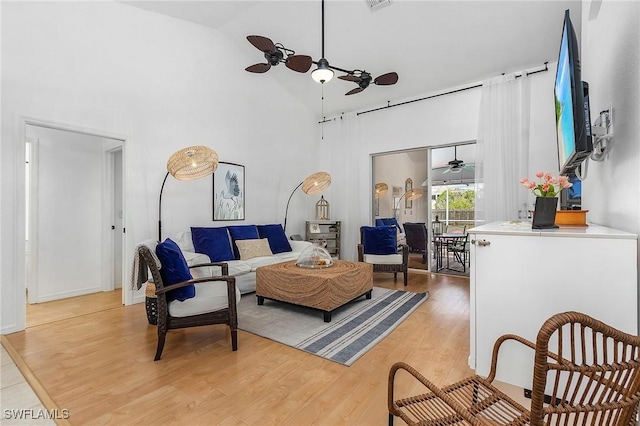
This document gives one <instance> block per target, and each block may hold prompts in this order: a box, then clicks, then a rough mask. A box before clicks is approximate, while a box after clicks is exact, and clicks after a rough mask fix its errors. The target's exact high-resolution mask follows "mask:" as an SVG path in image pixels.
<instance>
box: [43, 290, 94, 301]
mask: <svg viewBox="0 0 640 426" xmlns="http://www.w3.org/2000/svg"><path fill="white" fill-rule="evenodd" d="M101 291H102V287H100V286H97V287H90V288H82V289H79V290H73V291H63V292H60V293H55V294H49V295H46V296H39V297H38V301H37V302H36V303H43V302H51V301H52V300H59V299H66V298H68V297H74V296H84V295H85V294H91V293H99V292H101Z"/></svg>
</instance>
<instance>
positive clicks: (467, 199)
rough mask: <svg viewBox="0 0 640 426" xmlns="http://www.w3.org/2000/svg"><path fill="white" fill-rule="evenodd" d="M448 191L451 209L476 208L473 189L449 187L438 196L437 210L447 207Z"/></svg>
mask: <svg viewBox="0 0 640 426" xmlns="http://www.w3.org/2000/svg"><path fill="white" fill-rule="evenodd" d="M447 192H448V193H449V210H472V211H473V210H474V209H475V191H473V190H471V189H467V190H462V189H447V190H446V191H444V192H442V193H441V194H440V195H438V198H436V205H435V209H436V210H445V209H446V208H447Z"/></svg>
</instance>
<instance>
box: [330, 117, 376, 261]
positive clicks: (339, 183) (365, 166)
mask: <svg viewBox="0 0 640 426" xmlns="http://www.w3.org/2000/svg"><path fill="white" fill-rule="evenodd" d="M325 125H326V124H325ZM361 126H362V120H361V119H358V116H357V114H356V113H345V114H342V115H341V116H340V117H338V118H336V120H335V121H333V122H331V123H329V125H326V127H325V142H324V143H327V142H328V141H330V142H329V143H330V145H329V146H326V147H325V151H327V152H328V153H329V156H330V164H331V180H332V186H334V185H335V188H332V191H331V194H332V197H333V204H332V207H331V217H332V219H335V220H340V221H342V232H341V246H342V250H341V255H340V258H341V259H343V260H355V259H357V245H358V243H359V242H360V226H362V225H369V224H370V222H371V215H370V211H369V208H368V206H370V205H371V204H372V203H371V197H372V194H373V186H372V185H371V184H369V185H367V187H368V188H370V190H369V191H368V192H363V191H362V190H361V187H360V186H359V185H358V182H360V181H361V179H362V177H363V176H368V177H369V179H368V180H369V181H370V180H371V172H370V167H369V162H370V161H371V159H370V157H369V156H367V155H364V154H363V153H362V150H361V140H362V129H361ZM338 187H340V188H339V189H338ZM325 198H326V197H325Z"/></svg>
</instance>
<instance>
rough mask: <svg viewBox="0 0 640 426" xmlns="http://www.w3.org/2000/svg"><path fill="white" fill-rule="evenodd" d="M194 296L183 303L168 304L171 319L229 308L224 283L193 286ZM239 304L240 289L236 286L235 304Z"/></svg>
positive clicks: (172, 302)
mask: <svg viewBox="0 0 640 426" xmlns="http://www.w3.org/2000/svg"><path fill="white" fill-rule="evenodd" d="M194 285H195V287H196V296H195V297H192V298H191V299H187V300H185V301H184V302H181V301H179V300H172V301H171V302H169V314H170V315H171V316H172V317H188V316H191V315H199V314H206V313H207V312H214V311H219V310H220V309H225V308H227V307H228V306H229V302H228V296H227V283H226V282H225V281H219V282H210V283H201V284H194ZM237 303H240V289H239V288H238V287H237V286H236V304H237Z"/></svg>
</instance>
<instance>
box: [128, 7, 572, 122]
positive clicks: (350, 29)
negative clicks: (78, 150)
mask: <svg viewBox="0 0 640 426" xmlns="http://www.w3.org/2000/svg"><path fill="white" fill-rule="evenodd" d="M123 3H126V4H129V5H132V6H136V7H140V8H143V9H147V10H150V11H154V12H157V13H161V14H165V15H169V16H173V17H176V18H180V19H183V20H187V21H191V22H194V23H197V24H201V25H205V26H209V27H212V28H215V29H216V30H218V31H220V32H221V33H222V34H224V36H225V37H227V38H228V40H229V41H230V43H232V44H234V45H235V46H236V48H237V50H238V52H239V53H240V54H239V55H237V57H236V58H234V60H233V61H227V60H225V58H221V61H220V66H226V67H234V68H236V69H237V72H238V73H246V71H244V68H245V67H247V66H249V65H252V64H255V63H258V62H264V58H263V56H262V54H261V52H260V51H258V50H257V49H256V48H255V47H253V46H252V45H251V44H250V43H249V42H248V41H247V40H246V36H247V35H252V34H255V35H262V36H265V37H269V38H271V39H272V40H273V41H274V42H276V43H282V44H283V45H284V46H286V47H287V48H289V49H293V50H295V51H296V53H298V54H307V55H310V56H312V57H313V59H314V60H316V61H317V60H318V59H320V57H321V2H320V0H301V1H269V0H262V1H202V0H201V1H123ZM565 9H570V10H571V12H570V13H571V16H572V20H573V23H574V26H575V27H576V32H577V34H578V37H579V36H580V19H581V1H580V0H572V1H566V0H554V1H541V0H533V1H525V0H523V1H518V0H516V1H506V0H503V1H417V0H391V4H390V5H389V6H387V7H384V8H381V9H379V10H377V11H373V12H372V11H370V10H369V8H368V6H367V5H366V2H365V1H364V0H349V1H338V0H335V1H334V0H329V1H327V2H326V4H325V57H326V58H327V60H328V61H329V63H330V64H331V65H334V66H338V67H340V68H344V69H360V70H366V71H368V72H370V73H371V74H372V76H373V77H374V78H375V77H376V76H378V75H381V74H384V73H387V72H390V71H396V72H397V73H398V74H399V81H398V83H397V84H396V85H394V86H374V85H373V84H372V85H371V86H369V87H368V88H367V89H366V90H364V91H363V92H361V93H359V94H355V95H351V96H345V95H344V94H345V93H346V92H348V91H349V90H351V89H353V88H355V87H356V85H355V83H351V82H346V81H342V80H338V79H334V80H332V81H330V82H328V83H326V84H325V85H324V110H323V109H322V103H321V97H322V89H323V88H322V87H321V85H320V84H318V83H315V82H314V81H313V80H312V79H311V75H310V74H311V72H308V73H307V74H299V73H296V72H294V71H291V70H289V69H288V68H286V67H285V66H284V65H283V64H281V65H279V66H277V67H272V68H271V69H270V70H269V71H268V72H267V73H266V74H251V75H250V78H249V79H246V78H243V79H242V80H243V81H244V82H245V83H246V84H244V85H243V86H242V87H239V90H261V88H262V87H263V86H264V85H273V84H277V85H279V86H281V88H282V90H286V91H288V92H290V93H291V94H292V95H293V96H295V97H296V98H298V99H299V100H300V102H301V103H303V104H304V105H305V106H306V107H308V108H309V109H310V110H312V111H314V112H317V114H318V117H319V118H320V117H322V116H323V115H324V116H326V117H332V116H335V115H337V114H339V113H341V112H350V111H356V110H365V109H369V108H376V107H380V106H385V105H387V103H388V102H391V103H392V104H393V103H396V102H401V101H405V100H410V99H414V98H418V97H421V96H425V95H429V94H433V93H437V92H439V91H443V90H446V89H451V88H455V87H459V86H463V85H467V84H471V83H476V82H479V81H481V80H483V79H485V78H489V77H493V76H496V75H499V74H501V73H505V72H512V71H521V70H533V69H539V68H544V62H555V61H556V60H557V55H558V47H559V43H560V32H561V30H562V21H563V18H564V11H565ZM237 58H239V59H237ZM313 68H315V66H314V67H313ZM313 68H312V69H313ZM246 74H248V73H246ZM337 75H339V74H337ZM212 78H214V77H213V76H212Z"/></svg>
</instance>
